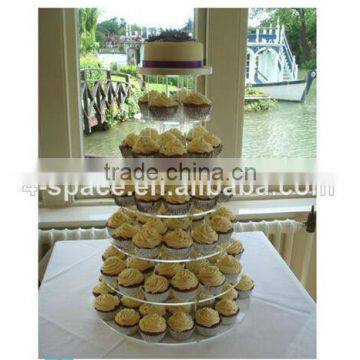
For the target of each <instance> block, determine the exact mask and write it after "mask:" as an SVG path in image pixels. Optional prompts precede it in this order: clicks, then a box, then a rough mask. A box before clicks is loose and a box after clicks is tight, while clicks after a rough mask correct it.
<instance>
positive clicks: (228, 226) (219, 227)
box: [209, 216, 234, 243]
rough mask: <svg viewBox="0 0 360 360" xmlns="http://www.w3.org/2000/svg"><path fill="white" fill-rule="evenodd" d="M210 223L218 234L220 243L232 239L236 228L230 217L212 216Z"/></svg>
mask: <svg viewBox="0 0 360 360" xmlns="http://www.w3.org/2000/svg"><path fill="white" fill-rule="evenodd" d="M209 225H210V226H211V227H212V229H213V230H215V231H216V233H217V234H218V237H219V243H225V242H228V241H230V238H231V235H232V233H233V232H234V228H233V225H232V223H231V221H230V220H229V219H227V218H226V217H224V216H215V217H212V218H211V220H210V221H209Z"/></svg>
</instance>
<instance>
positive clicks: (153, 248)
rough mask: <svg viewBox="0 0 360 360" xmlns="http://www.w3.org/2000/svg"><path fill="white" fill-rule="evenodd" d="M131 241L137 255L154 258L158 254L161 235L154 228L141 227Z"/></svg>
mask: <svg viewBox="0 0 360 360" xmlns="http://www.w3.org/2000/svg"><path fill="white" fill-rule="evenodd" d="M132 241H133V243H134V245H135V250H136V253H137V254H138V255H140V256H144V257H148V258H155V257H157V256H158V255H159V252H160V248H161V242H162V236H161V235H160V234H159V233H158V232H157V231H156V229H155V228H152V227H143V228H142V229H141V230H140V231H139V232H137V233H136V234H135V235H134V236H133V238H132Z"/></svg>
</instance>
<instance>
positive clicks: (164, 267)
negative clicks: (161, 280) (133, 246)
mask: <svg viewBox="0 0 360 360" xmlns="http://www.w3.org/2000/svg"><path fill="white" fill-rule="evenodd" d="M181 269H183V267H182V265H181V264H180V263H178V262H161V263H158V264H157V265H156V266H155V274H156V275H161V276H165V277H166V278H167V279H168V280H170V279H171V278H172V277H173V276H174V275H175V273H176V272H177V271H178V270H181Z"/></svg>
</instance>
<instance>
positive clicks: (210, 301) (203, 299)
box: [196, 291, 215, 309]
mask: <svg viewBox="0 0 360 360" xmlns="http://www.w3.org/2000/svg"><path fill="white" fill-rule="evenodd" d="M197 300H198V302H197V303H196V308H198V309H200V308H202V307H210V308H213V307H214V304H215V299H214V295H213V294H210V293H209V292H206V291H201V292H199V294H198V296H197Z"/></svg>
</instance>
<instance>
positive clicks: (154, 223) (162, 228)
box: [143, 218, 167, 235]
mask: <svg viewBox="0 0 360 360" xmlns="http://www.w3.org/2000/svg"><path fill="white" fill-rule="evenodd" d="M143 227H145V228H146V227H150V228H154V229H155V230H156V231H157V232H158V233H159V234H160V235H164V234H165V233H166V231H167V226H166V224H165V222H164V221H163V220H161V219H159V218H150V219H149V220H147V221H146V223H145V225H144V226H143Z"/></svg>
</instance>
